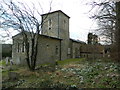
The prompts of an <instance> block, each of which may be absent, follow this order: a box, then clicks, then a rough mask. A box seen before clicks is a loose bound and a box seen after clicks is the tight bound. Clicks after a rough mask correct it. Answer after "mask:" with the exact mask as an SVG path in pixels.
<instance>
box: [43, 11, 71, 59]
mask: <svg viewBox="0 0 120 90" xmlns="http://www.w3.org/2000/svg"><path fill="white" fill-rule="evenodd" d="M69 18H70V17H69V16H68V15H66V14H65V13H63V12H62V11H61V10H58V11H54V12H50V13H47V14H43V15H42V20H43V26H42V32H41V34H42V35H46V36H50V37H56V38H59V39H62V41H61V59H62V60H64V59H67V55H68V46H69Z"/></svg>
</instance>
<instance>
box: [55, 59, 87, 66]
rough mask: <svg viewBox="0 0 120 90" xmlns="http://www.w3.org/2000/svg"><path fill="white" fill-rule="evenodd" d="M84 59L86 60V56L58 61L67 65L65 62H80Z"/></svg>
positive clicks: (59, 63)
mask: <svg viewBox="0 0 120 90" xmlns="http://www.w3.org/2000/svg"><path fill="white" fill-rule="evenodd" d="M82 60H85V58H81V59H78V58H76V59H66V60H63V61H57V63H58V65H65V64H69V63H73V62H74V63H75V62H80V61H82Z"/></svg>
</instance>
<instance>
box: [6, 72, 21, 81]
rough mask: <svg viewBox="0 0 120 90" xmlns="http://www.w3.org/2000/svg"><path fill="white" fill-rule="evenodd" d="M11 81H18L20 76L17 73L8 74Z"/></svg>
mask: <svg viewBox="0 0 120 90" xmlns="http://www.w3.org/2000/svg"><path fill="white" fill-rule="evenodd" d="M8 77H9V80H17V79H18V77H19V74H18V73H16V72H8Z"/></svg>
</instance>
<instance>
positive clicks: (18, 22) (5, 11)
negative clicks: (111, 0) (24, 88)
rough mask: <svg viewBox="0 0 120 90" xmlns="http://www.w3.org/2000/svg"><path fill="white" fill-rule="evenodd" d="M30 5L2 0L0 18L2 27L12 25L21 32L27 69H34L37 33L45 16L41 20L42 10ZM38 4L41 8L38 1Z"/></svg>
mask: <svg viewBox="0 0 120 90" xmlns="http://www.w3.org/2000/svg"><path fill="white" fill-rule="evenodd" d="M32 5H33V7H32V8H31V7H29V6H28V5H26V4H24V3H21V2H13V1H10V2H5V1H3V3H2V4H1V6H0V7H1V8H0V14H1V17H0V18H2V19H3V22H2V23H1V25H2V26H3V27H7V28H9V27H12V28H14V29H15V30H18V31H19V32H20V33H21V34H22V36H23V41H24V43H25V52H26V61H27V64H28V67H29V69H30V70H32V71H34V70H35V66H36V56H37V47H38V38H39V37H38V35H39V34H40V31H41V27H42V25H43V24H44V20H45V19H46V18H47V16H46V18H44V20H41V14H42V12H40V11H38V9H37V8H38V7H37V8H36V7H35V5H34V4H32ZM39 6H40V8H42V7H41V5H40V3H39ZM50 10H51V3H50ZM50 10H49V11H48V12H50ZM41 11H42V10H41Z"/></svg>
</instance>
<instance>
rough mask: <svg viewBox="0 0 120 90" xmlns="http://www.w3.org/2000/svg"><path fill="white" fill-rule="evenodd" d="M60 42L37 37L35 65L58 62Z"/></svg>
mask: <svg viewBox="0 0 120 90" xmlns="http://www.w3.org/2000/svg"><path fill="white" fill-rule="evenodd" d="M60 42H61V40H58V39H52V38H46V37H44V36H40V37H39V44H38V54H37V64H44V63H55V61H56V60H60V58H61V57H60Z"/></svg>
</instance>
